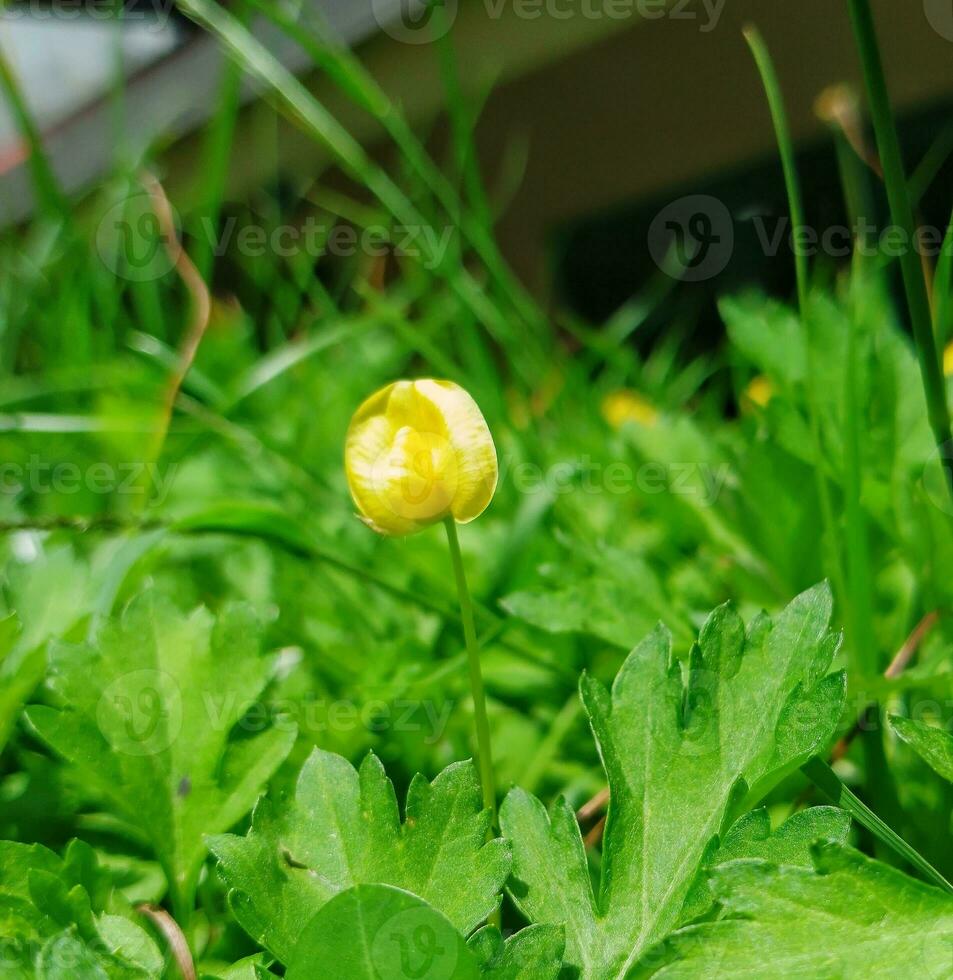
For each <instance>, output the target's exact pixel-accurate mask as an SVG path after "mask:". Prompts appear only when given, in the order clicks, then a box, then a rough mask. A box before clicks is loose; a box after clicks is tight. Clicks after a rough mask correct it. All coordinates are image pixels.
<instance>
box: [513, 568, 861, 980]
mask: <svg viewBox="0 0 953 980" xmlns="http://www.w3.org/2000/svg"><path fill="white" fill-rule="evenodd" d="M830 607H831V598H830V591H829V590H828V589H827V588H826V587H818V588H816V589H814V590H812V591H810V592H807V593H805V594H803V595H802V596H800V597H799V598H797V599H795V600H794V602H793V603H791V605H789V606H788V607H787V608H786V609H785V610H784V611H783V612H782V613H781V614H780V615H779V616H778V617H777V618H776V620H775V621H774V622H773V623H772V622H770V621H768V620H767V619H759V620H757V621H755V622H754V623H753V624H752V626H751V628H750V629H749V630H748V632H747V634H746V632H745V628H744V624H743V623H742V622H741V619H740V618H739V617H738V615H737V614H736V613H735V612H733V611H732V610H731V609H730V608H729V607H721V608H720V609H718V610H716V611H715V612H714V613H712V615H711V616H710V617H709V619H708V621H707V622H706V624H705V626H704V627H703V629H702V632H701V635H700V637H699V641H698V645H697V646H696V647H695V648H694V649H693V651H692V656H691V661H690V664H689V665H688V671H687V678H686V679H685V681H684V682H683V679H682V672H683V670H682V665H681V664H680V663H679V662H678V661H675V660H673V658H672V651H671V642H670V638H669V636H668V634H667V633H666V632H665V631H664V630H661V629H659V630H656V632H655V633H653V634H651V635H650V636H649V637H647V638H646V639H645V640H644V641H643V642H642V643H641V644H640V645H639V646H638V647H636V649H635V650H634V651H633V652H632V654H630V656H629V658H628V659H627V660H626V662H625V664H624V665H623V667H622V669H621V670H620V672H619V674H618V676H617V677H616V679H615V682H614V683H613V685H612V691H611V693H610V692H609V691H607V690H606V689H605V688H604V687H603V686H602V685H601V684H600V683H599V682H598V681H595V680H594V679H592V678H590V677H586V676H584V677H583V680H582V684H581V695H582V700H583V704H584V706H585V709H586V713H587V714H588V716H589V721H590V724H591V726H592V731H593V735H594V736H595V739H596V742H597V744H598V747H599V752H600V756H601V758H602V760H603V764H604V766H605V769H606V775H607V776H608V780H609V788H610V792H611V794H612V802H611V804H610V810H609V816H608V820H607V823H606V830H605V844H604V849H603V857H602V877H601V884H600V886H599V888H598V889H597V890H596V891H595V892H593V890H592V887H591V885H590V881H589V872H588V869H587V865H586V857H585V853H584V850H583V845H582V838H581V837H580V834H579V829H578V825H577V824H576V820H575V817H574V815H573V813H572V810H571V808H570V807H569V806H568V804H567V803H566V801H565V800H559V801H558V802H557V803H556V806H555V809H554V811H553V813H552V815H551V817H550V816H547V814H546V812H545V809H544V808H543V806H542V804H541V803H540V802H539V801H538V800H536V799H534V798H533V797H531V796H529V795H528V794H526V793H524V792H523V791H521V790H514V791H513V792H512V793H511V794H510V795H509V796H508V797H507V799H506V802H505V803H504V806H503V809H502V811H501V815H500V822H501V825H502V827H503V832H504V833H505V834H506V836H507V837H509V838H510V839H511V841H512V843H513V857H514V866H513V878H514V883H513V885H512V886H511V894H512V895H513V898H514V901H516V902H517V903H518V905H519V906H520V908H521V909H522V910H523V911H524V912H525V914H526V915H527V917H528V918H529V919H530V921H532V922H539V923H552V924H563V923H565V925H566V936H567V957H566V959H567V962H568V963H569V964H570V965H572V966H575V967H576V968H578V969H580V970H582V972H583V975H585V976H592V977H616V976H617V977H624V976H626V974H627V972H628V970H629V969H630V968H631V966H632V964H633V963H634V962H636V960H637V959H638V958H639V956H640V955H641V954H642V953H643V952H644V951H645V950H646V949H648V948H650V947H651V946H652V945H654V944H655V943H656V942H658V941H659V940H660V939H662V938H663V937H664V936H665V935H666V934H667V933H668V932H669V931H670V930H671V929H672V927H673V926H675V925H676V924H677V922H678V921H679V918H680V914H681V911H682V908H683V906H684V903H685V899H686V896H687V894H688V891H689V889H690V887H691V884H692V881H693V879H694V878H695V876H696V874H697V873H698V871H699V868H700V867H701V866H702V864H703V863H704V862H705V861H706V858H707V855H708V853H709V849H710V848H712V847H713V846H714V847H717V846H718V836H719V834H720V833H723V832H724V831H726V830H727V829H728V827H730V825H731V821H732V819H733V817H734V816H735V815H736V812H737V808H738V807H739V806H740V805H743V804H744V802H745V801H755V800H757V799H759V798H761V796H762V795H763V794H764V793H765V792H766V791H767V789H768V788H769V787H770V786H771V785H773V784H774V783H776V782H777V780H778V779H779V778H781V777H782V776H783V775H784V774H785V773H786V772H787V771H790V769H791V768H793V767H795V766H797V765H800V764H801V763H802V762H804V761H806V760H807V758H809V757H810V756H811V755H812V754H813V753H815V752H816V751H818V750H820V749H821V747H822V746H823V745H824V744H825V743H826V742H827V740H828V739H829V738H830V736H831V735H832V734H833V731H834V727H835V725H836V724H837V721H838V719H839V717H840V712H841V706H842V704H843V697H844V678H843V676H842V675H839V674H828V673H827V671H828V668H829V667H830V664H831V660H832V658H833V655H834V653H835V650H836V637H835V636H833V635H832V634H831V633H830V632H829V623H830V613H831V608H830ZM808 714H809V716H810V718H811V723H810V724H809V725H805V724H804V721H803V719H804V717H805V716H806V715H808Z"/></svg>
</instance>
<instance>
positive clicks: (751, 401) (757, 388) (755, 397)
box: [741, 374, 774, 409]
mask: <svg viewBox="0 0 953 980" xmlns="http://www.w3.org/2000/svg"><path fill="white" fill-rule="evenodd" d="M772 398H774V385H773V384H772V383H771V380H770V378H766V377H765V376H764V375H763V374H759V375H756V376H755V377H753V378H752V379H751V381H750V382H749V383H748V387H747V388H745V391H744V395H742V398H741V404H742V406H745V404H747V407H748V408H749V409H750V408H751V407H752V406H754V405H757V407H758V408H767V405H768V402H770V401H771V399H772Z"/></svg>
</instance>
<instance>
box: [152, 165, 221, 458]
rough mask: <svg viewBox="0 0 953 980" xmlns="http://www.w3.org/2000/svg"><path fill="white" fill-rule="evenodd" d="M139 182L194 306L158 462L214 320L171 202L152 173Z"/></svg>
mask: <svg viewBox="0 0 953 980" xmlns="http://www.w3.org/2000/svg"><path fill="white" fill-rule="evenodd" d="M140 180H141V182H142V186H143V187H144V188H145V190H146V192H147V193H148V195H149V197H150V199H151V201H152V207H153V210H154V211H155V215H156V219H157V220H158V222H159V229H160V232H161V235H162V242H163V244H164V245H165V247H166V250H167V251H168V253H169V258H170V259H171V260H172V264H173V266H174V267H175V270H176V272H177V273H178V274H179V278H180V279H181V280H182V283H183V285H184V286H185V288H186V290H187V291H188V294H189V297H190V299H191V305H192V315H191V318H190V319H189V324H188V327H187V328H186V331H185V339H184V340H183V342H182V347H181V348H180V350H179V360H178V364H177V366H176V368H175V370H174V371H173V372H172V374H170V375H169V379H168V381H167V383H166V387H165V391H164V393H163V396H162V404H161V409H160V415H159V424H158V426H157V427H156V431H155V435H154V437H153V441H152V445H151V446H150V448H149V456H148V458H149V460H150V461H152V462H155V461H156V460H157V459H158V458H159V456H160V454H161V452H162V447H163V445H164V443H165V439H166V434H167V433H168V431H169V425H170V423H171V421H172V411H173V408H174V406H175V400H176V398H177V397H178V394H179V390H180V389H181V387H182V383H183V382H184V381H185V377H186V375H187V374H188V373H189V369H190V368H191V367H192V363H193V361H194V360H195V355H196V354H197V353H198V349H199V345H200V344H201V343H202V338H203V337H204V336H205V331H206V329H207V328H208V324H209V320H210V319H211V316H212V297H211V294H210V293H209V289H208V286H207V285H206V284H205V280H204V279H203V278H202V275H201V273H200V272H199V270H198V268H197V267H196V265H195V263H194V262H193V261H192V260H191V259H190V258H189V256H188V254H187V253H186V251H185V249H184V248H182V243H181V242H180V241H179V236H178V233H177V231H176V228H175V219H174V218H173V216H172V205H171V204H170V203H169V198H168V197H167V196H166V193H165V190H164V189H163V187H162V184H161V183H159V180H158V179H157V178H156V177H155V175H154V174H151V173H150V172H149V171H143V172H142V173H141V174H140Z"/></svg>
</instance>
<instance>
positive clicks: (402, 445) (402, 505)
mask: <svg viewBox="0 0 953 980" xmlns="http://www.w3.org/2000/svg"><path fill="white" fill-rule="evenodd" d="M344 467H345V471H346V473H347V482H348V486H349V487H350V490H351V496H352V497H353V498H354V503H355V504H356V505H357V509H358V511H359V512H360V517H361V519H362V520H363V521H364V523H365V524H367V525H368V526H369V527H371V528H372V529H373V530H375V531H377V532H378V533H379V534H390V535H404V534H414V533H416V532H417V531H421V530H423V529H424V528H425V527H427V526H429V525H430V524H435V523H437V522H438V521H442V520H444V519H446V518H448V517H452V518H453V519H454V520H455V521H457V522H458V523H460V524H467V523H469V522H470V521H472V520H474V519H475V518H477V517H479V516H480V514H482V513H483V511H484V510H486V508H487V506H488V505H489V503H490V501H491V500H492V499H493V494H494V492H495V491H496V484H497V479H498V476H499V470H498V468H497V462H496V447H495V446H494V445H493V437H492V436H491V435H490V430H489V428H488V426H487V424H486V420H485V419H484V418H483V415H482V413H481V412H480V409H479V408H478V406H477V403H476V402H475V401H474V400H473V399H472V398H471V397H470V395H469V394H467V392H466V391H464V390H463V389H462V388H461V387H460V386H459V385H455V384H454V383H453V382H452V381H432V380H429V379H428V380H422V381H396V382H394V384H390V385H388V386H387V387H386V388H382V389H381V390H380V391H378V392H376V393H375V394H373V395H371V397H370V398H368V399H367V401H365V402H364V404H363V405H361V407H360V408H359V409H358V410H357V412H355V413H354V418H353V419H351V425H350V428H349V429H348V432H347V442H346V445H345V449H344Z"/></svg>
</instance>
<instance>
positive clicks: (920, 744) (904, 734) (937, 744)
mask: <svg viewBox="0 0 953 980" xmlns="http://www.w3.org/2000/svg"><path fill="white" fill-rule="evenodd" d="M890 724H891V725H892V726H893V728H894V731H895V732H896V733H897V734H898V735H899V736H900V737H901V738H902V739H903V740H904V741H905V742H906V743H907V744H908V745H909V746H910V747H911V748H912V749H913V750H914V751H915V752H916V753H917V755H919V756H920V758H922V759H923V761H924V762H925V763H926V764H927V765H928V766H929V767H930V768H931V769H933V770H934V772H936V773H938V774H939V775H941V776H942V777H943V778H944V779H946V780H948V781H949V782H951V783H953V735H950V734H949V733H948V732H945V731H943V730H942V729H940V728H933V727H932V726H930V725H925V724H924V723H923V722H922V721H914V720H913V719H912V718H900V717H898V716H897V715H891V716H890Z"/></svg>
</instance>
